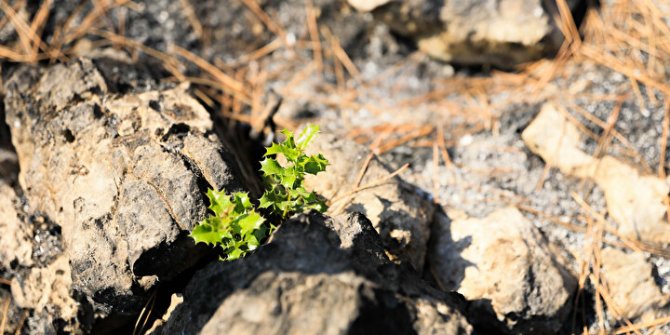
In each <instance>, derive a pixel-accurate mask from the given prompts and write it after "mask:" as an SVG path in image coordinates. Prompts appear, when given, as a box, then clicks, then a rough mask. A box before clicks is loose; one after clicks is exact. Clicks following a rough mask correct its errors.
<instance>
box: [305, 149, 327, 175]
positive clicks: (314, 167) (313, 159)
mask: <svg viewBox="0 0 670 335" xmlns="http://www.w3.org/2000/svg"><path fill="white" fill-rule="evenodd" d="M302 165H303V170H304V171H305V173H309V174H314V175H315V174H317V173H319V172H323V171H325V170H326V166H328V160H327V159H326V158H325V157H323V155H322V154H318V155H313V156H309V157H307V158H306V159H304V161H303V162H302Z"/></svg>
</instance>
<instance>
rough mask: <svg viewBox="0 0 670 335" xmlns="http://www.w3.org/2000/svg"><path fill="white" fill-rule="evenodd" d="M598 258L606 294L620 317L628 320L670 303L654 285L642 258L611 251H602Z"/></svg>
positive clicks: (614, 250) (647, 266)
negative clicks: (606, 290) (600, 258)
mask: <svg viewBox="0 0 670 335" xmlns="http://www.w3.org/2000/svg"><path fill="white" fill-rule="evenodd" d="M601 254H602V260H601V264H602V269H603V275H604V276H605V279H606V281H607V286H608V292H609V293H610V295H611V296H612V300H613V302H614V304H615V305H616V308H617V309H618V310H619V311H620V313H622V316H623V317H625V318H627V319H631V320H632V319H635V318H637V317H641V316H643V315H644V314H646V313H648V312H651V313H653V312H654V311H655V310H658V309H660V308H661V307H663V306H665V305H668V304H669V303H670V300H669V299H670V297H669V296H664V295H663V294H662V293H661V290H660V288H659V287H658V285H656V282H655V281H654V277H653V274H652V271H653V269H652V266H651V264H650V263H649V262H647V260H646V259H645V256H644V255H643V254H641V253H639V252H632V253H628V254H627V253H625V252H623V251H621V250H618V249H614V248H605V249H603V250H602V253H601ZM610 308H612V307H610Z"/></svg>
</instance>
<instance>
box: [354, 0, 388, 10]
mask: <svg viewBox="0 0 670 335" xmlns="http://www.w3.org/2000/svg"><path fill="white" fill-rule="evenodd" d="M390 1H391V0H348V2H349V4H350V5H351V7H354V8H356V10H359V11H361V12H369V11H371V10H373V9H375V8H377V7H379V6H383V5H385V4H387V3H389V2H390Z"/></svg>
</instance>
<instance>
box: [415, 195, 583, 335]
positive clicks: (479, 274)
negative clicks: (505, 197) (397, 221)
mask: <svg viewBox="0 0 670 335" xmlns="http://www.w3.org/2000/svg"><path fill="white" fill-rule="evenodd" d="M436 217H437V220H436V222H435V226H434V230H435V231H434V232H433V236H434V240H433V242H434V243H432V244H431V249H430V252H429V258H428V259H429V262H430V264H431V266H432V269H433V274H434V276H435V279H436V280H437V281H438V283H439V285H440V286H441V288H443V289H444V290H447V291H456V292H458V293H460V294H462V295H463V296H464V297H465V298H466V299H467V300H468V301H469V302H470V306H469V307H468V313H469V315H470V316H471V317H472V318H473V320H477V321H473V322H477V323H478V324H479V325H480V326H482V327H492V329H493V331H496V332H498V331H505V330H507V331H509V332H510V333H516V334H554V333H557V332H558V331H559V330H560V328H561V325H562V324H563V322H564V321H565V318H566V317H567V316H568V315H569V311H570V308H571V301H572V294H573V292H574V289H575V287H576V280H575V278H574V277H572V276H571V274H570V273H568V271H567V270H566V268H565V267H563V266H562V265H561V264H560V263H559V262H558V261H557V260H556V259H555V258H554V255H553V254H552V253H551V251H550V250H549V247H548V245H547V242H546V240H545V239H544V237H543V236H542V234H541V233H540V231H539V230H538V229H537V228H536V227H535V226H533V224H532V223H531V222H530V221H528V220H526V219H525V218H524V217H523V215H522V214H521V213H520V212H519V211H518V210H517V209H515V208H504V209H500V210H497V211H495V212H493V213H492V214H490V215H489V216H487V217H485V218H482V219H477V218H464V219H455V220H453V221H452V220H450V219H449V218H448V217H447V216H446V215H444V214H442V213H440V214H439V215H436ZM496 327H497V329H496Z"/></svg>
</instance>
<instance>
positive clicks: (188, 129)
mask: <svg viewBox="0 0 670 335" xmlns="http://www.w3.org/2000/svg"><path fill="white" fill-rule="evenodd" d="M101 63H102V61H98V60H96V61H95V62H94V61H91V60H89V59H78V60H75V61H72V62H70V63H68V64H59V65H54V66H51V67H49V68H46V69H43V68H38V67H21V68H19V70H17V71H16V73H15V74H14V75H13V76H12V77H11V78H10V79H9V80H8V81H7V83H6V86H5V90H6V96H5V107H6V111H7V115H6V118H7V124H8V125H10V129H11V132H12V141H13V143H14V146H15V148H16V151H17V154H18V161H19V165H20V167H21V169H20V175H19V182H20V185H21V187H22V188H23V190H24V192H25V196H26V198H27V201H28V204H29V205H30V207H31V209H32V210H38V211H40V212H41V213H44V214H45V216H47V217H48V218H49V219H50V220H53V221H54V222H55V223H57V224H58V225H60V227H61V228H62V235H63V240H64V244H65V257H67V259H68V260H69V264H70V266H71V271H72V279H73V281H72V287H73V289H74V290H76V291H78V292H81V293H83V294H84V296H86V297H88V299H89V300H90V302H91V303H92V304H93V306H94V308H95V310H96V311H97V312H99V314H98V315H102V316H104V315H106V314H107V313H110V312H118V313H122V314H123V313H135V312H137V311H138V310H139V309H140V308H141V307H142V304H143V301H144V299H145V298H146V297H145V293H146V291H147V290H148V289H149V288H151V287H152V286H153V284H154V283H155V282H156V281H157V280H169V279H171V278H173V277H174V276H176V275H178V274H179V273H181V272H182V271H183V270H185V269H187V268H188V267H190V266H192V265H193V264H195V262H197V260H198V259H199V258H200V257H201V256H202V255H203V253H204V252H205V251H206V250H207V249H205V248H197V247H195V246H194V245H193V243H192V241H191V240H190V238H188V237H187V232H188V231H189V230H190V229H191V228H192V227H193V226H194V225H195V224H196V223H197V222H198V221H200V220H201V219H203V218H204V216H205V213H206V206H205V198H204V192H205V191H206V189H207V187H216V188H219V189H220V188H224V189H226V190H228V191H234V190H241V189H242V185H241V182H240V180H239V179H238V178H237V171H238V167H237V165H236V164H237V163H236V162H235V161H233V160H232V159H231V157H233V156H232V155H231V154H229V153H226V152H225V149H224V146H223V144H222V143H221V141H220V140H219V139H218V138H217V137H216V136H215V135H213V134H212V131H211V129H212V122H211V120H210V117H209V114H208V113H207V111H206V110H205V109H204V108H203V107H202V106H201V105H200V104H199V103H198V102H197V101H196V100H195V99H193V98H191V97H190V96H189V94H188V93H187V92H186V89H187V87H186V86H179V87H175V88H170V89H166V88H162V89H159V90H148V91H144V92H142V91H143V90H144V89H145V88H146V87H143V88H142V89H141V90H138V92H135V93H133V92H132V89H129V88H127V87H126V88H125V89H124V91H123V92H119V91H114V89H116V85H115V84H114V80H113V79H114V78H110V77H108V76H105V73H106V72H105V71H102V70H101V69H100V67H99V66H98V64H101ZM129 91H130V92H129Z"/></svg>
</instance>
